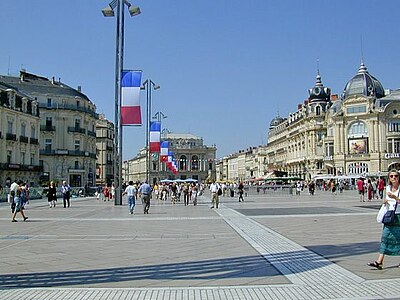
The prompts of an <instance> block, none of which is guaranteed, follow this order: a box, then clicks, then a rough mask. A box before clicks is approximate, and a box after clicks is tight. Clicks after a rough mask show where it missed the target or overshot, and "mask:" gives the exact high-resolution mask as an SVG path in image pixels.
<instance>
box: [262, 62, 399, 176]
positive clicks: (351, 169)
mask: <svg viewBox="0 0 400 300" xmlns="http://www.w3.org/2000/svg"><path fill="white" fill-rule="evenodd" d="M308 92H309V97H308V99H307V100H306V101H304V103H302V104H299V105H298V107H297V111H295V112H294V113H291V114H289V116H288V117H287V118H282V117H280V116H277V117H275V118H274V119H273V120H272V121H271V123H270V126H269V130H268V137H267V140H268V143H267V145H266V153H267V164H268V169H269V170H271V169H273V170H280V171H284V172H287V173H288V175H289V176H299V177H301V178H303V179H307V180H309V179H312V178H314V177H315V176H317V175H326V174H333V175H340V174H343V175H354V176H359V175H360V176H361V175H363V176H368V175H370V176H373V175H375V176H379V175H381V174H385V173H386V172H387V171H388V170H390V169H392V168H397V169H399V167H400V166H399V163H398V159H399V157H400V90H396V91H390V90H387V91H385V89H384V88H383V86H382V84H381V83H380V82H379V80H378V79H376V78H375V77H374V76H372V75H371V74H370V73H369V72H368V69H367V67H366V66H365V65H364V63H363V62H362V63H361V65H360V67H359V70H358V72H357V74H356V75H355V76H353V78H351V79H350V80H349V81H348V82H347V84H346V85H345V88H344V91H343V94H342V96H341V97H340V98H339V97H338V96H337V95H331V90H330V89H329V88H327V87H325V86H324V85H323V84H322V80H321V76H320V74H319V72H318V74H317V78H316V83H315V85H314V87H312V88H311V89H309V91H308Z"/></svg>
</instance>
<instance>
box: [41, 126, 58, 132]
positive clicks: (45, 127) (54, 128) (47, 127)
mask: <svg viewBox="0 0 400 300" xmlns="http://www.w3.org/2000/svg"><path fill="white" fill-rule="evenodd" d="M40 131H56V126H52V125H40Z"/></svg>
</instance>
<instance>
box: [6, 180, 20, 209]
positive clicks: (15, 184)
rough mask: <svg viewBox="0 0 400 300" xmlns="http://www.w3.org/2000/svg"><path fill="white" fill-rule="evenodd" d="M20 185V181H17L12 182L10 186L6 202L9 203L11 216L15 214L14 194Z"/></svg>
mask: <svg viewBox="0 0 400 300" xmlns="http://www.w3.org/2000/svg"><path fill="white" fill-rule="evenodd" d="M20 184H21V181H20V180H18V182H15V181H14V182H13V183H12V184H11V186H10V194H9V195H8V201H9V203H10V207H11V214H14V212H15V205H16V204H15V201H14V198H15V194H16V192H17V190H18V189H19V185H20Z"/></svg>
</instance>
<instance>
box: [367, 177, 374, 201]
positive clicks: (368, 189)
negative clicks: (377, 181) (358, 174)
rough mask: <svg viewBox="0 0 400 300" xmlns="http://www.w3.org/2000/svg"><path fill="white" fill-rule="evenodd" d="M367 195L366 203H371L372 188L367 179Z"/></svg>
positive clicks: (369, 180)
mask: <svg viewBox="0 0 400 300" xmlns="http://www.w3.org/2000/svg"><path fill="white" fill-rule="evenodd" d="M367 195H368V202H369V201H372V196H373V187H372V182H371V179H368V183H367Z"/></svg>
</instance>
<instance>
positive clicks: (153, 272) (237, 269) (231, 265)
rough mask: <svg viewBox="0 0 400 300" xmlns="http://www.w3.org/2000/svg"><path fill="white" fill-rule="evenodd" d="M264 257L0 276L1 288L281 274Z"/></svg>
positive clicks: (215, 278) (214, 278) (213, 278)
mask: <svg viewBox="0 0 400 300" xmlns="http://www.w3.org/2000/svg"><path fill="white" fill-rule="evenodd" d="M279 275H280V273H279V272H278V271H277V270H276V269H275V268H274V267H273V266H272V265H270V264H268V263H266V261H265V260H264V259H263V258H262V257H261V256H243V257H237V258H229V259H215V260H206V261H196V262H184V263H174V264H162V265H150V266H135V267H124V268H110V269H98V270H82V271H66V272H44V273H30V274H9V275H0V288H32V287H57V286H67V285H91V284H93V285H94V284H101V283H110V282H124V281H135V280H217V279H227V278H251V277H254V278H255V277H267V276H279Z"/></svg>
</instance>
